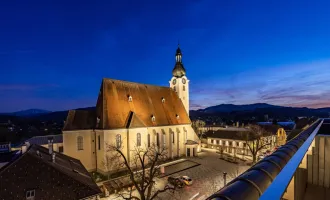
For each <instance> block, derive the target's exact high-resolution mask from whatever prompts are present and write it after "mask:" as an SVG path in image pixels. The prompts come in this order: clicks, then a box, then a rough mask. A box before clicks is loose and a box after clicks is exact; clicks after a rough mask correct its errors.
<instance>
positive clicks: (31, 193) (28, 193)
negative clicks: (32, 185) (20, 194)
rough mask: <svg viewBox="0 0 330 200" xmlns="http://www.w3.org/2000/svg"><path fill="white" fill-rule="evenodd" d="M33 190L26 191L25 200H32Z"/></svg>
mask: <svg viewBox="0 0 330 200" xmlns="http://www.w3.org/2000/svg"><path fill="white" fill-rule="evenodd" d="M34 196H35V190H28V191H26V199H27V200H34Z"/></svg>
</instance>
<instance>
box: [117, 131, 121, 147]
mask: <svg viewBox="0 0 330 200" xmlns="http://www.w3.org/2000/svg"><path fill="white" fill-rule="evenodd" d="M116 147H117V148H118V149H119V148H120V147H121V135H120V134H117V135H116Z"/></svg>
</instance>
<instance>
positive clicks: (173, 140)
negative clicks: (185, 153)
mask: <svg viewBox="0 0 330 200" xmlns="http://www.w3.org/2000/svg"><path fill="white" fill-rule="evenodd" d="M172 143H173V144H174V143H175V141H174V133H172Z"/></svg>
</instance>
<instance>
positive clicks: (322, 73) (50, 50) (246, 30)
mask: <svg viewBox="0 0 330 200" xmlns="http://www.w3.org/2000/svg"><path fill="white" fill-rule="evenodd" d="M161 2H162V3H161ZM329 8H330V1H323V2H321V1H307V0H306V1H304V0H303V1H302V0H300V1H286V0H274V1H273V0H267V1H265V0H261V1H253V0H249V1H247V0H242V1H228V0H180V1H179V0H175V1H171V0H164V1H162V0H159V1H158V0H139V1H137V0H131V1H126V0H120V1H119V0H116V1H110V0H109V1H100V0H97V1H82V0H79V1H73V0H70V1H68V0H65V1H59V0H56V1H55V0H54V1H50V0H43V1H33V0H29V1H23V0H22V1H14V0H10V1H9V0H7V1H5V0H3V1H1V2H0V67H1V72H0V112H11V111H18V110H23V109H29V108H39V109H46V110H51V111H57V110H65V109H74V108H78V107H88V106H95V104H96V100H97V95H98V91H99V88H100V84H101V81H102V78H103V77H108V78H114V79H120V80H128V81H133V82H140V83H147V84H155V85H162V86H168V84H169V83H168V82H169V80H170V78H171V76H172V74H171V72H172V69H173V67H174V64H175V57H174V56H175V50H176V48H177V44H178V40H179V41H180V47H181V49H182V52H183V63H184V66H185V68H186V70H187V76H188V78H189V79H190V83H191V84H190V96H191V107H192V109H197V108H204V107H207V106H211V105H217V104H221V103H233V104H248V103H257V102H264V103H270V104H276V105H286V106H307V107H326V106H330V101H329V99H330V12H329Z"/></svg>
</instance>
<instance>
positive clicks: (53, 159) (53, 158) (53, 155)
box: [52, 153, 56, 163]
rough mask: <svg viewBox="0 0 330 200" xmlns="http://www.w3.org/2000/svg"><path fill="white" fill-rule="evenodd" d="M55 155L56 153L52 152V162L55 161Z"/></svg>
mask: <svg viewBox="0 0 330 200" xmlns="http://www.w3.org/2000/svg"><path fill="white" fill-rule="evenodd" d="M55 157H56V154H55V153H53V154H52V161H53V163H55Z"/></svg>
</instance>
